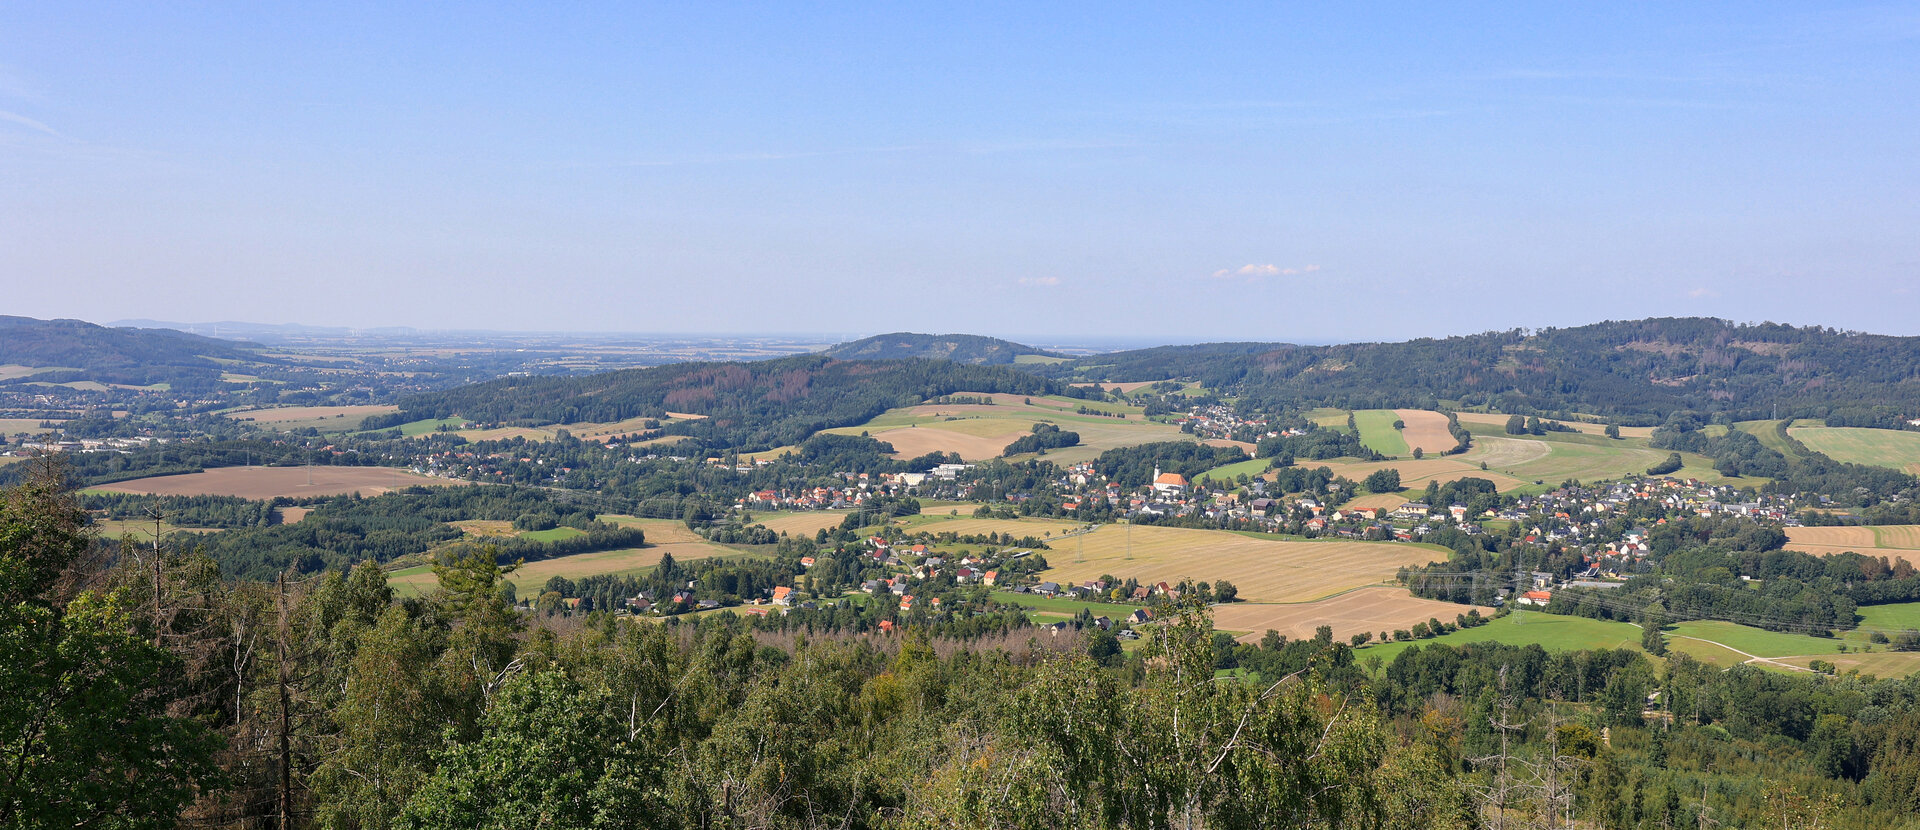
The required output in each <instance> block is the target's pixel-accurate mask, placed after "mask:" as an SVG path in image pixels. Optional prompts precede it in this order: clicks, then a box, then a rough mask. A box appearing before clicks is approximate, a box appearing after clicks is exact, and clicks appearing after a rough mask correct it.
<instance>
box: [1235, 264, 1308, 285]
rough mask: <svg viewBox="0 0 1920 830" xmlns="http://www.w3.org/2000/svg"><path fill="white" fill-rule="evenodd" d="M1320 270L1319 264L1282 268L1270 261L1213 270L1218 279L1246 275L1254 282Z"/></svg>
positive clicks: (1249, 280)
mask: <svg viewBox="0 0 1920 830" xmlns="http://www.w3.org/2000/svg"><path fill="white" fill-rule="evenodd" d="M1318 270H1320V266H1318V265H1302V266H1299V267H1297V268H1282V267H1280V266H1278V265H1274V264H1272V263H1268V264H1266V265H1254V264H1251V263H1249V264H1247V265H1242V266H1240V267H1238V268H1222V269H1220V270H1218V271H1215V272H1213V278H1214V279H1217V280H1224V279H1230V278H1233V277H1245V278H1246V279H1247V281H1248V282H1252V281H1254V280H1261V279H1266V278H1267V277H1297V276H1300V275H1302V274H1311V273H1313V272H1315V271H1318Z"/></svg>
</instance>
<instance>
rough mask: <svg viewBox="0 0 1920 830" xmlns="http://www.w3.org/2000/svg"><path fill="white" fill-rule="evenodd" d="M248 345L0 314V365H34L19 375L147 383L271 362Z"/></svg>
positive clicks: (182, 334) (166, 331)
mask: <svg viewBox="0 0 1920 830" xmlns="http://www.w3.org/2000/svg"><path fill="white" fill-rule="evenodd" d="M254 348H255V347H253V346H252V344H248V343H237V342H234V341H231V340H216V339H213V338H211V337H201V336H199V335H193V334H187V333H185V332H179V331H173V330H171V329H140V328H108V327H106V326H97V325H94V324H92V323H88V322H86V321H84V320H37V319H34V318H31V317H7V316H0V365H5V366H19V367H28V368H39V369H43V370H44V371H39V372H34V373H30V374H29V373H25V372H19V373H16V374H18V375H20V376H21V378H22V379H27V378H30V379H31V380H32V381H52V382H56V383H60V382H69V381H78V380H90V381H98V382H101V383H118V384H132V385H147V384H152V383H161V382H170V381H177V380H180V379H183V378H209V379H211V378H217V377H219V375H220V372H221V369H222V365H221V361H226V362H228V363H231V362H234V361H241V362H246V363H270V362H275V361H271V360H267V359H265V358H262V357H261V356H260V355H259V354H257V353H256V352H255V351H254Z"/></svg>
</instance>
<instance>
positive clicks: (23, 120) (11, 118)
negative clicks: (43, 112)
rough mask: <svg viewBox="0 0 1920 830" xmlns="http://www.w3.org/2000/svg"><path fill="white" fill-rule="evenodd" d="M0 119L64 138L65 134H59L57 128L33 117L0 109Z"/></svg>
mask: <svg viewBox="0 0 1920 830" xmlns="http://www.w3.org/2000/svg"><path fill="white" fill-rule="evenodd" d="M0 121H5V122H7V123H9V124H18V125H20V126H22V127H26V128H27V129H30V130H34V131H36V132H42V133H46V134H47V135H50V136H53V137H54V138H65V136H62V135H61V134H60V131H59V130H56V129H54V128H52V127H49V126H47V125H46V124H43V123H41V122H39V121H35V120H34V119H31V118H28V117H26V116H24V115H21V114H19V113H17V112H8V111H6V110H0Z"/></svg>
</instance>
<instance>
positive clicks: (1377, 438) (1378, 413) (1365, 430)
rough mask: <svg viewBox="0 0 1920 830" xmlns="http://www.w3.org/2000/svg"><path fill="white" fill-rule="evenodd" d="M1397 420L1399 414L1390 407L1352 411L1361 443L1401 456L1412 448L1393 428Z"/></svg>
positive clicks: (1381, 451)
mask: <svg viewBox="0 0 1920 830" xmlns="http://www.w3.org/2000/svg"><path fill="white" fill-rule="evenodd" d="M1397 420H1400V416H1399V415H1398V414H1396V413H1395V412H1394V411H1393V410H1391V409H1362V410H1359V411H1357V412H1355V413H1353V422H1354V425H1355V426H1358V427H1360V443H1361V444H1363V445H1365V446H1366V448H1367V449H1370V450H1373V451H1374V452H1377V453H1379V454H1381V455H1388V456H1394V457H1401V456H1405V455H1407V454H1408V453H1410V452H1412V450H1411V449H1410V448H1409V447H1407V442H1406V441H1405V440H1403V439H1402V438H1401V437H1400V430H1397V429H1394V428H1393V422H1394V421H1397ZM1449 446H1451V445H1449Z"/></svg>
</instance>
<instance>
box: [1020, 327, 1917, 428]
mask: <svg viewBox="0 0 1920 830" xmlns="http://www.w3.org/2000/svg"><path fill="white" fill-rule="evenodd" d="M1021 368H1022V369H1024V370H1026V371H1030V372H1033V373H1035V374H1038V375H1041V376H1043V377H1049V378H1054V379H1057V380H1063V381H1068V382H1085V381H1105V382H1113V381H1137V380H1159V379H1167V378H1174V379H1183V380H1196V381H1199V382H1201V383H1202V384H1203V385H1204V386H1205V387H1206V388H1208V389H1210V390H1216V391H1223V392H1230V393H1235V394H1238V395H1240V396H1241V397H1243V398H1248V399H1251V400H1253V401H1255V402H1262V401H1271V402H1274V403H1289V404H1296V405H1297V404H1302V403H1305V404H1309V405H1312V404H1320V403H1325V404H1331V405H1337V406H1343V407H1351V408H1360V409H1390V408H1402V407H1411V408H1432V406H1433V405H1434V404H1435V402H1438V401H1448V402H1454V403H1456V404H1458V405H1459V406H1463V407H1487V408H1491V409H1493V410H1495V411H1500V412H1519V413H1523V414H1524V413H1535V412H1540V413H1552V412H1560V411H1572V412H1586V413H1594V414H1598V415H1603V416H1608V417H1613V418H1618V419H1620V420H1621V421H1622V422H1624V423H1629V424H1640V425H1654V424H1657V423H1659V422H1660V421H1661V420H1663V419H1664V418H1665V417H1666V416H1667V415H1669V414H1671V413H1673V412H1677V411H1694V412H1699V413H1717V412H1727V413H1730V414H1733V415H1735V416H1737V418H1736V419H1739V420H1748V419H1757V418H1765V417H1774V416H1772V415H1771V413H1772V411H1773V409H1774V408H1775V407H1776V406H1777V407H1778V409H1779V413H1780V415H1779V416H1782V417H1783V416H1785V415H1788V414H1794V415H1796V416H1798V417H1813V418H1818V417H1824V416H1825V414H1826V413H1827V411H1829V410H1831V409H1835V408H1858V407H1886V408H1889V409H1892V410H1896V411H1898V412H1906V413H1913V414H1916V415H1920V337H1890V336H1883V335H1873V334H1862V333H1858V332H1844V331H1837V330H1834V329H1830V328H1822V327H1795V326H1789V325H1780V324H1774V323H1761V324H1735V323H1730V322H1728V321H1725V320H1718V319H1713V318H1660V319H1649V320H1636V321H1624V322H1621V321H1608V322H1603V323H1595V324H1593V325H1588V326H1580V327H1576V328H1566V329H1554V328H1548V329H1540V330H1537V331H1527V330H1523V329H1514V330H1511V331H1501V332H1487V333H1484V334H1475V335H1467V336H1460V337H1447V338H1439V339H1435V338H1423V339H1418V340H1409V341H1406V342H1402V343H1355V344H1347V345H1338V346H1296V345H1290V344H1285V343H1207V344H1200V345H1193V346H1164V347H1159V348H1153V349H1140V350H1135V351H1127V352H1114V353H1110V354H1102V355H1097V356H1093V357H1086V358H1081V359H1078V360H1073V361H1067V362H1062V363H1055V364H1035V365H1026V366H1022V367H1021ZM1908 417H1912V416H1911V415H1909V416H1908Z"/></svg>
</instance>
